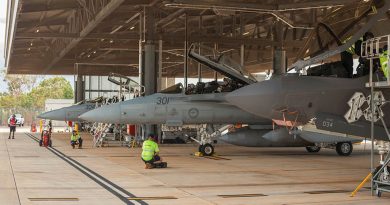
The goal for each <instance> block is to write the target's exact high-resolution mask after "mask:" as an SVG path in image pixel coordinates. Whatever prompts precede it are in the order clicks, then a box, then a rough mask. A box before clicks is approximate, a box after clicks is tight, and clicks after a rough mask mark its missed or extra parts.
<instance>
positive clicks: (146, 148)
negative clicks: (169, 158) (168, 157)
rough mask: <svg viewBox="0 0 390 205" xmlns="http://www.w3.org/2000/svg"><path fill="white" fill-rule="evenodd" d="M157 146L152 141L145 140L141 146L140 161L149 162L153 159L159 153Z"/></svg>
mask: <svg viewBox="0 0 390 205" xmlns="http://www.w3.org/2000/svg"><path fill="white" fill-rule="evenodd" d="M159 151H160V150H159V149H158V144H157V143H156V142H154V141H153V140H146V141H145V142H144V143H143V144H142V159H144V160H145V161H149V160H151V159H153V157H154V155H155V154H156V153H157V152H159Z"/></svg>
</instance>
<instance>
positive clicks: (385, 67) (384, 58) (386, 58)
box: [379, 50, 389, 78]
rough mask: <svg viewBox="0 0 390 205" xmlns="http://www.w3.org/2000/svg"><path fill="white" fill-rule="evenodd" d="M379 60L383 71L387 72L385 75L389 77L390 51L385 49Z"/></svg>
mask: <svg viewBox="0 0 390 205" xmlns="http://www.w3.org/2000/svg"><path fill="white" fill-rule="evenodd" d="M379 62H380V64H381V69H382V71H383V74H385V77H386V78H388V77H389V70H388V68H389V67H388V63H389V56H388V51H387V50H386V51H384V52H383V53H381V54H380V55H379Z"/></svg>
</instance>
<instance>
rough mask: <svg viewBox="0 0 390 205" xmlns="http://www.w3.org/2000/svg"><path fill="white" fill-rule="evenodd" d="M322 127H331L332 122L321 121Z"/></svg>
mask: <svg viewBox="0 0 390 205" xmlns="http://www.w3.org/2000/svg"><path fill="white" fill-rule="evenodd" d="M322 126H324V127H333V122H329V121H323V122H322Z"/></svg>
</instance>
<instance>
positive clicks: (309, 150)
mask: <svg viewBox="0 0 390 205" xmlns="http://www.w3.org/2000/svg"><path fill="white" fill-rule="evenodd" d="M306 150H307V151H308V152H310V153H315V152H319V151H320V150H321V147H317V146H307V147H306Z"/></svg>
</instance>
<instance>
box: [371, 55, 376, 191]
mask: <svg viewBox="0 0 390 205" xmlns="http://www.w3.org/2000/svg"><path fill="white" fill-rule="evenodd" d="M372 63H373V61H372V58H370V91H371V99H370V106H371V153H370V172H371V173H373V172H374V134H375V133H374V126H375V125H374V112H375V109H374V85H373V82H372V75H373V74H372V72H373V65H372ZM371 196H374V178H373V176H372V175H371Z"/></svg>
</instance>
